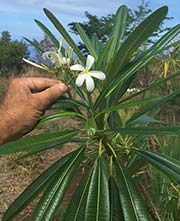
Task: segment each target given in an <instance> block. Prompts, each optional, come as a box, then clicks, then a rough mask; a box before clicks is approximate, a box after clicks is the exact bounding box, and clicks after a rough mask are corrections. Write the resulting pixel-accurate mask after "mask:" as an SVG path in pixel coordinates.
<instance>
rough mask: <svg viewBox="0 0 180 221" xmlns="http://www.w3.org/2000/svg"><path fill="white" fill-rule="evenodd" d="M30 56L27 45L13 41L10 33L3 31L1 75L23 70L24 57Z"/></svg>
mask: <svg viewBox="0 0 180 221" xmlns="http://www.w3.org/2000/svg"><path fill="white" fill-rule="evenodd" d="M28 56H29V50H28V47H27V45H26V44H25V43H24V42H22V41H18V40H12V39H11V35H10V33H9V32H8V31H3V32H2V33H1V38H0V74H6V75H7V74H8V73H10V72H11V71H13V70H18V71H20V69H21V68H22V64H23V60H22V58H23V57H26V58H27V57H28Z"/></svg>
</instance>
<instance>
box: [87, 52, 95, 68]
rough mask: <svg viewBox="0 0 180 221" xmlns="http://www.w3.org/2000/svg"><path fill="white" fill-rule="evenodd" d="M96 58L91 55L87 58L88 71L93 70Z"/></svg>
mask: <svg viewBox="0 0 180 221" xmlns="http://www.w3.org/2000/svg"><path fill="white" fill-rule="evenodd" d="M94 60H95V59H94V57H93V56H91V55H88V56H87V60H86V69H87V70H88V71H89V70H90V69H91V67H92V66H93V64H94Z"/></svg>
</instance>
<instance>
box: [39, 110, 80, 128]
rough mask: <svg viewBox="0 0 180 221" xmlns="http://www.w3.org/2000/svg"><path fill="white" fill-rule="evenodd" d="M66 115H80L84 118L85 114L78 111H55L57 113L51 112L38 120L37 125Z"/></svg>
mask: <svg viewBox="0 0 180 221" xmlns="http://www.w3.org/2000/svg"><path fill="white" fill-rule="evenodd" d="M64 117H78V118H81V119H84V116H83V115H81V114H78V113H76V112H59V113H55V114H51V115H48V116H45V117H43V118H42V119H41V120H40V121H39V122H38V124H37V126H41V125H44V124H46V123H48V122H49V121H53V120H57V119H60V118H64Z"/></svg>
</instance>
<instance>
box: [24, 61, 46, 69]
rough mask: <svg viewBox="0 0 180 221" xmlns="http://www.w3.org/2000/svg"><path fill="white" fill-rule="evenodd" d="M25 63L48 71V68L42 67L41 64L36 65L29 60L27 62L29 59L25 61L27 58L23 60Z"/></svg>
mask: <svg viewBox="0 0 180 221" xmlns="http://www.w3.org/2000/svg"><path fill="white" fill-rule="evenodd" d="M23 61H25V62H26V63H28V64H30V65H33V66H35V67H37V68H41V69H43V70H48V68H47V67H46V66H42V65H40V64H36V63H34V62H32V61H29V60H27V59H25V58H23Z"/></svg>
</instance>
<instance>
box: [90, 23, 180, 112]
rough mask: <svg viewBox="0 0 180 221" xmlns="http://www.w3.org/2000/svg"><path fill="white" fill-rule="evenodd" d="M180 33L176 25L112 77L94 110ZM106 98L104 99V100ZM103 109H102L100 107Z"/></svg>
mask: <svg viewBox="0 0 180 221" xmlns="http://www.w3.org/2000/svg"><path fill="white" fill-rule="evenodd" d="M179 32H180V25H176V26H175V27H174V28H172V29H171V30H170V31H169V32H168V33H167V34H165V35H164V36H163V37H161V38H160V40H158V41H157V42H156V43H155V44H154V45H153V46H152V47H151V48H150V49H149V50H147V51H146V52H144V53H142V54H141V56H138V58H135V59H134V60H133V61H132V62H131V63H130V64H128V66H127V67H126V68H124V69H123V70H122V71H120V72H119V73H118V74H117V75H116V76H114V77H113V78H112V79H111V80H110V81H108V84H107V85H106V86H105V87H104V89H103V90H102V91H101V93H100V95H99V96H98V98H97V100H96V102H95V104H94V108H95V109H97V108H99V107H101V105H102V104H103V102H105V101H106V99H107V97H108V96H109V95H110V94H111V93H112V92H113V91H114V90H115V89H117V88H118V86H119V85H120V84H121V83H122V82H123V81H125V80H126V79H128V78H129V77H131V76H132V75H133V74H134V73H135V72H136V71H138V70H139V69H140V68H142V67H143V66H144V65H145V64H146V63H147V62H149V61H150V60H151V59H152V58H153V57H154V56H155V55H156V54H157V52H159V51H160V50H162V49H163V48H164V46H166V45H167V44H168V43H169V42H170V41H171V40H172V39H173V38H174V37H175V36H176V35H177V34H178V33H179ZM105 98H106V99H105ZM111 99H113V97H112V98H111ZM102 108H104V107H102Z"/></svg>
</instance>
